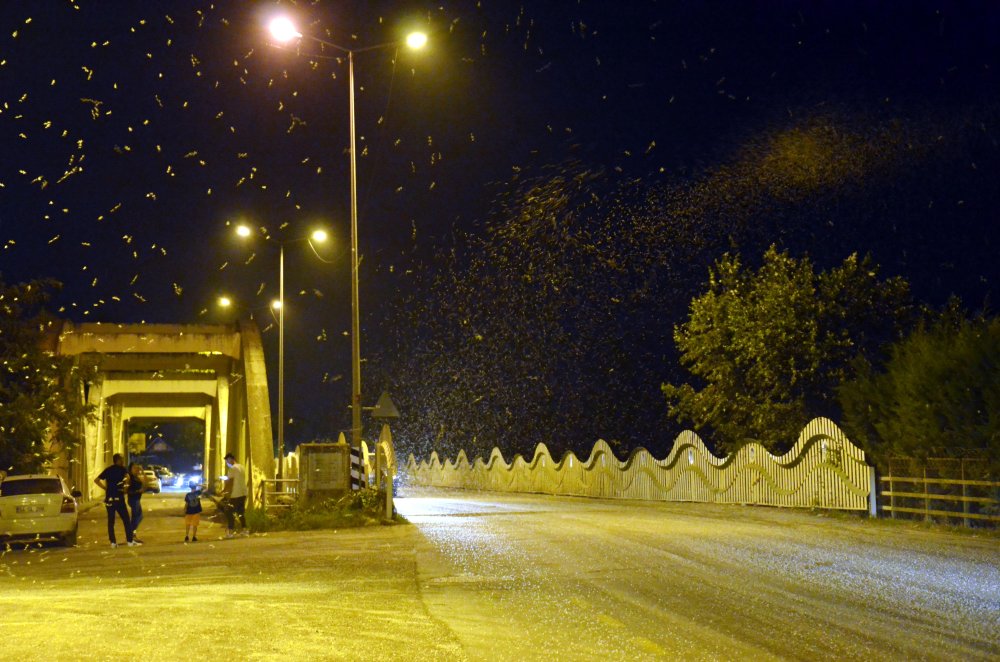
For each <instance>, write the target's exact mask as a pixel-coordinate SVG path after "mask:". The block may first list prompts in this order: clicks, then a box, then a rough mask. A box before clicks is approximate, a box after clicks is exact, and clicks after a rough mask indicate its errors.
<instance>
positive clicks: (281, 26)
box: [268, 16, 427, 448]
mask: <svg viewBox="0 0 1000 662" xmlns="http://www.w3.org/2000/svg"><path fill="white" fill-rule="evenodd" d="M268 27H269V29H270V32H271V36H272V37H274V38H275V39H276V40H278V41H280V42H289V41H292V40H295V39H306V38H307V39H309V40H311V41H314V42H316V43H318V44H322V45H324V46H328V47H330V48H333V49H335V50H338V51H340V52H342V53H347V82H348V86H349V88H350V95H349V102H348V109H349V114H350V132H351V148H350V154H351V446H353V447H354V448H360V447H361V431H362V428H361V322H360V304H359V301H358V177H357V174H358V169H357V149H356V145H355V133H356V132H355V130H354V54H355V53H361V52H364V51H373V50H377V49H381V48H387V47H390V46H395V45H397V44H398V43H399V41H392V42H387V43H384V44H376V45H374V46H367V47H364V48H345V47H344V46H340V45H338V44H334V43H331V42H328V41H325V40H323V39H318V38H316V37H311V36H309V37H307V36H305V35H303V34H302V33H301V32H299V31H298V29H296V27H295V24H294V23H292V21H291V20H290V19H289V18H287V17H284V16H282V17H278V18H275V19H274V20H272V21H271V23H270V24H269V26H268ZM405 43H406V45H407V46H408V47H409V48H411V49H413V50H419V49H421V48H423V47H424V46H426V45H427V35H426V34H424V33H422V32H413V33H410V34H409V35H407V37H406V39H405Z"/></svg>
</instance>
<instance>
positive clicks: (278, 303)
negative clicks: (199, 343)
mask: <svg viewBox="0 0 1000 662" xmlns="http://www.w3.org/2000/svg"><path fill="white" fill-rule="evenodd" d="M252 234H253V230H251V229H250V226H248V225H243V224H240V225H237V226H236V235H237V236H238V237H241V238H243V239H246V238H248V237H250V236H251V235H252ZM326 240H327V234H326V231H325V230H314V231H313V232H312V234H310V235H309V236H308V237H300V238H298V239H289V240H287V241H279V242H278V247H279V248H278V255H279V257H278V298H277V300H275V301H274V302H272V303H271V308H272V309H274V310H277V311H278V458H279V462H278V478H279V479H280V478H284V476H283V473H284V471H283V469H282V466H283V465H284V463H285V244H291V243H295V242H299V241H308V242H309V246H310V247H312V245H313V242H316V243H318V244H322V243H323V242H325V241H326ZM313 251H314V252H315V248H313ZM223 298H225V297H223ZM219 303H220V304H222V300H221V299H220V300H219ZM222 305H224V304H222Z"/></svg>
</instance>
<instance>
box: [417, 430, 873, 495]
mask: <svg viewBox="0 0 1000 662" xmlns="http://www.w3.org/2000/svg"><path fill="white" fill-rule="evenodd" d="M406 471H407V474H408V480H409V481H410V483H411V484H414V485H425V486H434V487H454V488H463V489H471V490H490V491H497V492H535V493H542V494H558V495H567V496H588V497H602V498H616V499H645V500H650V501H698V502H707V503H739V504H759V505H768V506H787V507H797V508H834V509H844V510H867V509H868V498H869V494H870V491H871V469H870V467H869V466H868V464H867V463H866V462H865V454H864V451H862V450H861V449H860V448H858V447H857V446H855V445H854V444H852V443H851V442H850V441H849V440H848V439H847V437H846V436H844V433H843V432H841V430H840V428H838V427H837V425H836V424H835V423H833V421H830V420H829V419H825V418H817V419H814V420H812V421H811V422H810V423H809V424H808V425H806V427H805V428H804V429H803V430H802V433H801V434H800V435H799V439H798V441H797V442H796V443H795V445H794V446H793V447H792V449H791V450H790V451H788V452H787V453H785V454H784V455H781V456H775V455H771V454H770V453H769V452H768V451H767V450H766V449H765V448H764V447H763V446H761V445H760V444H757V443H751V444H747V445H746V446H744V447H743V448H741V449H740V450H739V451H737V452H736V453H734V454H733V455H730V456H727V457H722V458H720V457H716V456H715V455H713V454H712V453H711V452H709V450H708V449H707V448H706V447H705V444H704V443H703V442H702V440H701V439H700V438H699V437H698V435H697V434H695V433H694V432H691V431H690V430H687V431H684V432H682V433H681V434H680V435H679V436H678V437H677V439H676V440H675V441H674V446H673V449H672V450H671V451H670V453H669V454H668V455H667V457H666V458H665V459H662V460H657V459H655V458H654V457H653V456H652V455H650V454H649V452H648V451H647V450H646V449H644V448H638V449H636V450H634V451H632V453H630V454H629V456H628V458H626V459H625V460H619V459H618V458H616V457H615V455H614V453H613V452H612V451H611V447H610V446H608V444H607V443H605V442H604V441H598V442H597V443H596V444H594V448H593V450H592V451H591V452H590V457H588V458H587V459H585V460H581V459H579V458H577V457H576V455H574V454H573V453H572V452H567V453H565V454H564V455H563V456H562V458H560V459H559V460H555V459H554V458H553V457H552V455H551V454H550V453H549V450H548V448H546V446H545V444H539V445H538V446H537V447H536V448H535V454H534V457H533V458H531V459H530V460H529V459H525V458H524V457H522V456H520V455H515V456H514V459H513V460H512V461H511V462H510V463H508V462H507V461H506V460H504V458H503V455H502V454H501V453H500V450H499V449H497V448H494V449H493V452H492V453H491V454H490V457H489V459H488V460H486V461H483V460H482V459H481V458H476V459H475V461H473V462H470V461H469V459H468V457H467V456H466V454H465V451H459V453H458V456H457V457H456V458H455V461H454V462H452V461H448V460H445V461H442V460H441V459H440V458H439V457H438V455H437V453H436V452H435V453H431V456H430V458H429V459H427V460H424V461H420V462H418V461H417V460H416V459H415V458H414V457H413V455H410V457H409V462H408V463H407V467H406Z"/></svg>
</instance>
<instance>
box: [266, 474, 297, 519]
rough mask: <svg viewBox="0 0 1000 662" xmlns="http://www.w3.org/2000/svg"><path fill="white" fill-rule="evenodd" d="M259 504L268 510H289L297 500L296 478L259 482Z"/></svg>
mask: <svg viewBox="0 0 1000 662" xmlns="http://www.w3.org/2000/svg"><path fill="white" fill-rule="evenodd" d="M258 494H259V497H260V499H259V503H260V504H261V507H263V508H264V511H265V512H266V511H267V510H268V509H269V508H289V507H291V506H292V505H293V504H294V503H295V502H296V501H298V500H299V479H298V478H265V479H263V480H261V481H260V488H259V492H258Z"/></svg>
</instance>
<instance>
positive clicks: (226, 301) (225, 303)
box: [219, 297, 233, 308]
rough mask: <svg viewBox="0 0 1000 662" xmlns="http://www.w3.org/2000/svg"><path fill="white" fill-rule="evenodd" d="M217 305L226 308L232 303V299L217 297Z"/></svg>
mask: <svg viewBox="0 0 1000 662" xmlns="http://www.w3.org/2000/svg"><path fill="white" fill-rule="evenodd" d="M219 305H220V306H222V307H223V308H228V307H229V306H231V305H233V300H232V299H230V298H229V297H219Z"/></svg>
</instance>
